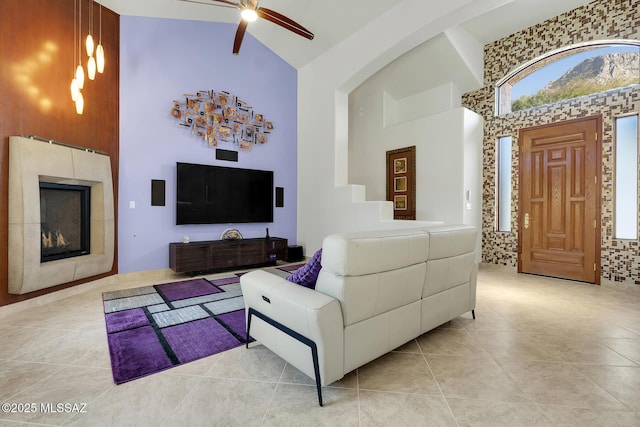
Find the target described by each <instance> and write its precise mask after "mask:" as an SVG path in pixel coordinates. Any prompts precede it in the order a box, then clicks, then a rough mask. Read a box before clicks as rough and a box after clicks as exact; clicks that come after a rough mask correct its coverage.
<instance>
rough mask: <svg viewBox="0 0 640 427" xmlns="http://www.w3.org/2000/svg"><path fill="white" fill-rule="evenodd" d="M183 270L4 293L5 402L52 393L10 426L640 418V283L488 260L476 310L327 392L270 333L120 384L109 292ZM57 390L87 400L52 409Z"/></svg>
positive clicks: (1, 380)
mask: <svg viewBox="0 0 640 427" xmlns="http://www.w3.org/2000/svg"><path fill="white" fill-rule="evenodd" d="M172 279H174V277H170V276H162V275H160V276H159V275H158V274H155V275H153V274H151V275H145V274H138V275H125V276H116V277H111V278H107V279H102V280H101V281H98V282H93V283H91V284H86V285H83V286H82V287H76V288H72V290H66V292H65V291H62V292H59V293H58V294H57V295H54V296H52V295H48V296H47V297H46V298H40V299H37V301H34V300H32V301H29V302H28V303H26V304H23V303H21V304H14V305H12V306H8V307H3V308H0V403H10V404H15V405H14V409H17V408H18V405H24V404H35V409H36V410H35V411H34V412H22V413H10V412H9V413H7V412H0V426H1V427H5V426H18V425H24V424H23V423H27V424H29V423H32V424H38V425H72V426H129V425H130V426H176V425H179V426H227V425H230V426H233V425H242V426H251V425H265V426H271V425H273V426H283V425H303V426H318V425H330V426H337V425H340V426H369V425H381V426H554V425H558V426H640V289H621V288H616V287H607V286H602V287H598V286H592V285H587V284H582V283H575V282H569V281H564V280H556V279H549V278H543V277H537V276H529V275H518V274H516V273H515V272H514V271H513V269H510V268H505V267H498V266H488V265H483V266H482V267H481V269H480V273H479V281H478V300H477V308H476V314H477V319H476V320H472V319H471V316H470V314H469V313H467V314H465V315H463V316H461V317H459V318H457V319H454V320H453V321H451V322H448V323H447V324H445V325H442V326H441V327H439V328H437V329H435V330H433V331H431V332H429V333H427V334H425V335H423V336H421V337H419V338H417V339H416V340H413V341H411V342H409V343H407V344H406V345H404V346H402V347H401V348H399V349H397V350H396V351H394V352H392V353H389V354H387V355H385V356H383V357H381V358H379V359H377V360H375V361H373V362H371V363H369V364H368V365H366V366H363V367H361V368H360V369H358V370H357V371H355V372H352V373H350V374H348V375H347V376H345V378H343V379H342V380H340V381H339V382H337V383H334V384H332V385H331V386H330V387H325V388H324V389H323V396H324V400H325V406H324V408H320V407H319V406H318V405H317V396H316V391H315V387H314V385H313V384H314V383H313V381H312V380H311V379H309V378H307V377H305V376H304V375H303V374H301V373H300V372H298V371H297V370H296V369H294V368H292V367H290V366H288V365H287V364H286V363H285V362H284V361H283V360H282V359H280V358H279V357H277V356H275V355H273V354H272V353H271V352H270V351H268V350H267V349H265V348H264V347H262V346H259V345H256V346H253V347H252V348H250V349H249V350H246V349H245V348H244V347H239V348H236V349H234V350H230V351H228V352H225V353H222V354H218V355H215V356H212V357H208V358H206V359H202V360H199V361H195V362H192V363H189V364H186V365H183V366H180V367H177V368H174V369H170V370H168V371H164V372H162V373H159V374H155V375H151V376H149V377H146V378H143V379H139V380H135V381H132V382H130V383H126V384H123V385H118V386H116V385H114V383H113V380H112V377H111V371H110V364H109V355H108V349H107V340H106V333H105V326H104V317H103V310H102V298H101V294H102V292H104V291H110V290H116V289H125V288H130V287H137V286H143V285H146V284H153V283H158V282H159V281H170V280H172ZM61 297H62V298H61ZM56 299H57V301H56ZM57 403H66V404H69V405H70V406H69V407H68V409H71V412H68V411H64V410H63V411H61V412H51V411H49V412H46V413H43V411H42V410H41V409H42V408H41V404H44V405H46V404H52V405H53V407H54V408H55V407H56V404H57ZM74 404H76V405H77V406H75V407H74V406H71V405H74ZM85 404H86V406H84V405H85ZM22 409H24V407H22ZM63 409H65V408H63ZM78 410H82V411H83V412H81V413H77V411H78Z"/></svg>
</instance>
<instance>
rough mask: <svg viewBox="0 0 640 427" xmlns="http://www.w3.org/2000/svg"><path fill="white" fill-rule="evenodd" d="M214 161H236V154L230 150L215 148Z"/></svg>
mask: <svg viewBox="0 0 640 427" xmlns="http://www.w3.org/2000/svg"><path fill="white" fill-rule="evenodd" d="M216 159H218V160H226V161H228V162H237V161H238V152H237V151H232V150H223V149H222V148H216Z"/></svg>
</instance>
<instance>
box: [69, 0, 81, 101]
mask: <svg viewBox="0 0 640 427" xmlns="http://www.w3.org/2000/svg"><path fill="white" fill-rule="evenodd" d="M76 5H77V1H76V0H74V1H73V64H74V67H73V68H72V70H73V79H72V80H71V86H70V89H71V100H72V101H74V102H75V101H76V99H78V94H79V93H80V88H79V87H78V81H77V80H76V76H75V63H76V36H77V31H76V10H77V9H76Z"/></svg>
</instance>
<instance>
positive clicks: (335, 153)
mask: <svg viewBox="0 0 640 427" xmlns="http://www.w3.org/2000/svg"><path fill="white" fill-rule="evenodd" d="M503 3H504V1H492V0H475V1H470V0H451V1H448V2H438V3H437V4H436V3H434V2H421V1H410V0H406V1H404V2H402V3H400V4H399V5H398V6H397V7H395V8H393V9H391V10H389V11H388V12H387V13H385V14H384V15H382V16H381V17H380V18H378V19H376V20H375V21H373V22H371V23H370V24H369V25H368V26H366V27H364V28H363V29H361V30H360V31H358V32H357V33H355V34H354V35H352V36H351V37H349V38H347V39H345V41H344V42H343V43H341V44H339V45H337V46H336V47H334V48H333V49H331V50H329V51H328V52H327V53H325V54H324V55H322V56H320V57H319V58H317V59H316V60H314V61H313V62H311V63H310V64H308V65H307V66H305V67H303V68H301V69H299V70H298V119H299V121H298V243H299V244H302V245H303V246H304V247H305V252H306V253H311V252H313V251H314V250H315V249H317V248H318V247H320V246H321V244H322V239H323V238H324V237H325V236H326V235H328V234H330V233H334V232H339V231H344V230H350V229H364V228H377V227H381V226H390V225H391V224H389V223H385V222H386V221H389V220H390V217H389V215H390V210H389V209H388V208H387V207H385V206H388V205H389V203H388V202H367V204H365V205H363V203H362V201H358V203H356V204H350V203H348V200H347V199H348V196H347V195H349V194H351V193H353V192H354V191H353V190H350V189H349V188H347V189H343V188H342V187H344V186H347V185H348V177H349V172H348V170H349V120H348V110H349V107H348V94H349V93H350V92H351V91H352V90H353V89H355V88H356V87H357V86H359V85H360V84H361V83H362V82H364V81H365V80H366V79H367V78H369V77H370V76H371V75H373V74H374V73H375V72H376V71H378V70H380V69H381V68H382V67H384V66H386V65H387V64H389V63H390V62H391V61H392V60H394V59H395V58H397V57H399V56H400V55H402V54H404V53H406V52H408V51H409V50H411V49H413V48H414V47H416V46H417V45H419V44H420V43H423V42H424V41H426V40H429V39H431V38H432V37H434V36H436V35H438V34H440V33H442V32H444V31H445V30H447V29H450V28H453V27H455V26H456V25H458V24H460V23H462V22H465V21H466V20H468V19H469V18H471V17H473V16H477V15H479V14H482V13H484V12H487V11H488V10H490V9H492V8H494V7H497V6H499V5H500V4H503ZM379 102H381V100H380V101H379ZM372 120H373V121H376V120H378V121H379V122H380V123H382V122H381V120H382V117H380V116H378V117H374V118H372ZM454 132H464V129H457V130H456V131H454ZM406 145H411V144H405V143H403V144H402V146H406ZM460 161H464V160H460ZM382 170H384V168H382ZM460 180H461V181H462V182H463V181H464V180H463V178H462V177H460ZM356 192H357V193H358V195H359V196H360V197H362V196H363V194H362V193H363V191H361V190H358V191H356ZM459 197H463V195H459ZM364 206H366V207H364ZM403 225H406V224H404V223H403Z"/></svg>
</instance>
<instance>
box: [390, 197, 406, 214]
mask: <svg viewBox="0 0 640 427" xmlns="http://www.w3.org/2000/svg"><path fill="white" fill-rule="evenodd" d="M393 209H394V210H398V211H406V210H407V196H393Z"/></svg>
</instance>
